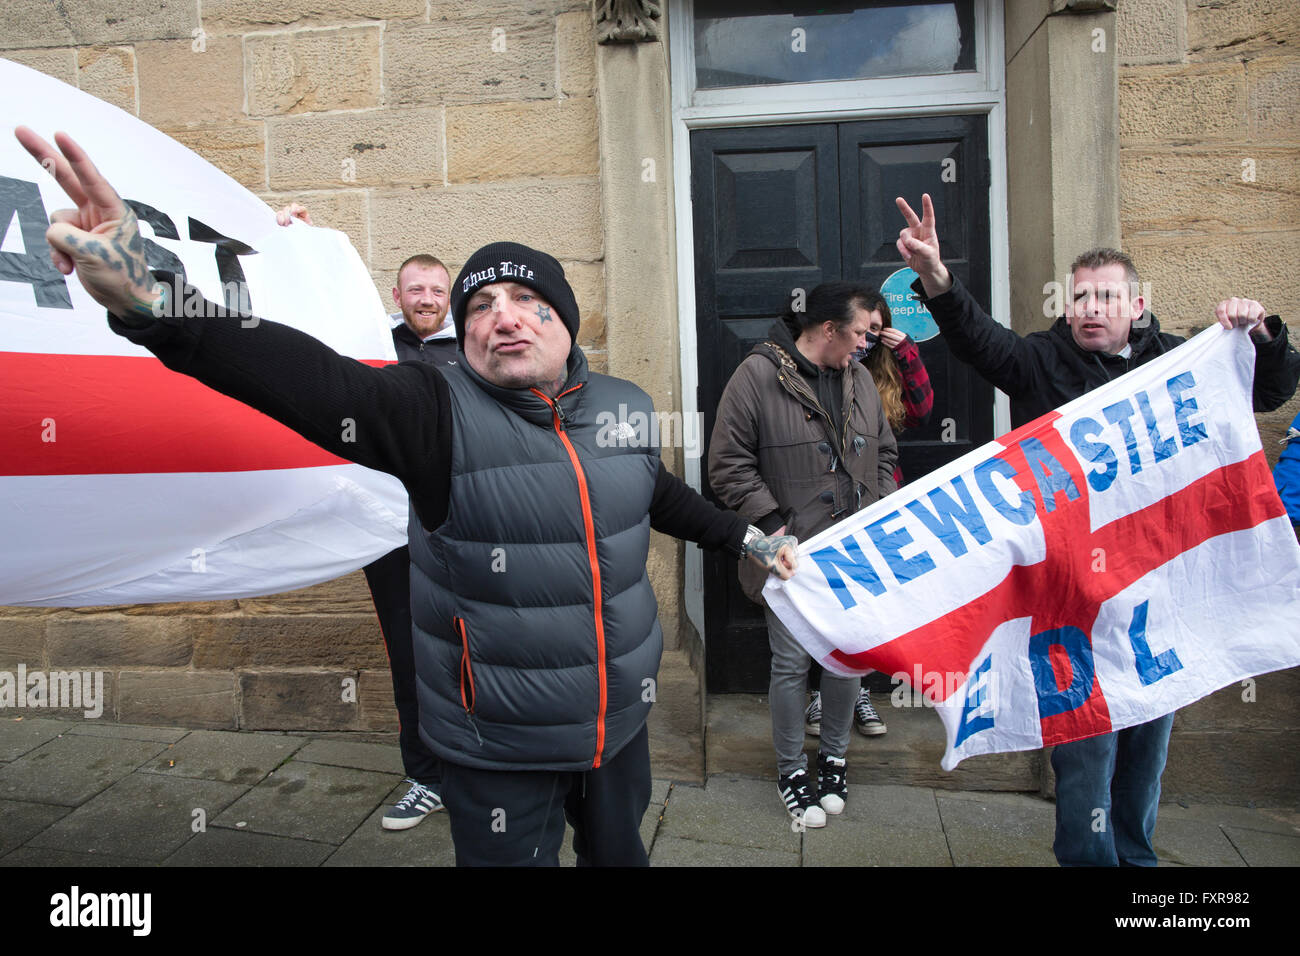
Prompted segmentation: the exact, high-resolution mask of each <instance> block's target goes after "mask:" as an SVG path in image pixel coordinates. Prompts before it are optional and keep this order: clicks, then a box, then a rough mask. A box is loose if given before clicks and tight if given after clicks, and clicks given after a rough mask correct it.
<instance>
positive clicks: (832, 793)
mask: <svg viewBox="0 0 1300 956" xmlns="http://www.w3.org/2000/svg"><path fill="white" fill-rule="evenodd" d="M848 798H849V777H848V773H847V766H846V764H845V761H844V758H843V757H832V756H831V755H830V754H823V753H819V754H818V755H817V802H818V803H820V804H821V806H822V809H823V810H825V811H826V812H827V813H842V812H843V811H844V801H845V800H847V799H848Z"/></svg>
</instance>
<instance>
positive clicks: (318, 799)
mask: <svg viewBox="0 0 1300 956" xmlns="http://www.w3.org/2000/svg"><path fill="white" fill-rule="evenodd" d="M399 782H400V780H399V779H398V778H396V777H394V776H393V775H392V774H381V773H374V772H372V771H369V770H352V769H349V768H347V767H327V766H324V765H322V764H313V763H300V762H298V761H296V760H291V761H289V762H288V763H286V764H284V765H283V766H282V767H280V768H279V769H277V770H275V771H273V772H272V773H271V774H270V775H269V776H268V777H267V778H266V779H265V780H263V781H262V782H261V783H259V784H258V785H257V786H255V787H254V788H253V789H252V790H250V791H249V792H248V793H246V794H245V795H244V796H242V797H240V798H239V799H238V800H237V801H235V803H234V804H233V805H232V806H230V807H229V808H227V809H226V810H225V812H223V813H222V814H221V815H220V816H218V817H217V818H216V820H215V821H214V820H212V819H211V818H209V821H208V825H209V826H212V825H214V824H215V825H216V826H221V827H230V828H233V829H240V830H242V829H247V830H249V831H251V832H254V833H270V834H272V835H274V836H287V837H295V838H298V839H303V840H315V841H317V842H319V843H332V844H334V845H336V846H337V845H339V844H342V843H343V841H344V840H346V839H347V838H348V837H350V836H351V835H352V833H353V831H354V830H356V828H357V827H358V826H360V825H361V824H362V823H363V822H365V820H366V818H367V817H369V816H370V815H371V813H373V812H374V810H375V808H376V807H379V806H380V805H381V804H382V803H383V801H384V798H385V797H386V796H387V795H388V794H389V793H390V792H392V790H393V789H394V788H395V787H396V786H397V784H398V783H399ZM240 824H243V826H240Z"/></svg>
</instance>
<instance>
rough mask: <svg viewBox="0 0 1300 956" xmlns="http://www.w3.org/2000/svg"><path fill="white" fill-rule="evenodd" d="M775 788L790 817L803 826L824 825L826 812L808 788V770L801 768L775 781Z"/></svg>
mask: <svg viewBox="0 0 1300 956" xmlns="http://www.w3.org/2000/svg"><path fill="white" fill-rule="evenodd" d="M776 788H777V790H778V791H779V792H780V794H781V799H782V800H784V801H785V808H786V810H787V811H788V812H789V814H790V816H791V818H792V819H795V820H798V821H800V822H801V824H802V825H803V826H805V827H824V826H826V813H825V811H823V810H822V808H821V807H819V806H818V805H817V799H816V798H815V797H814V796H813V795H812V791H811V790H810V789H809V788H808V771H806V770H803V769H802V768H801V769H799V770H796V771H795V772H794V773H792V774H790V775H789V776H783V777H781V778H780V779H779V780H777V782H776Z"/></svg>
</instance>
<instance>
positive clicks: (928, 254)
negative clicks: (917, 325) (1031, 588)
mask: <svg viewBox="0 0 1300 956" xmlns="http://www.w3.org/2000/svg"><path fill="white" fill-rule="evenodd" d="M897 203H898V208H899V210H900V211H901V212H902V214H903V217H904V219H905V220H906V222H907V226H906V228H904V229H902V230H901V231H900V233H899V238H898V242H897V247H898V251H899V253H900V254H901V255H902V257H903V259H904V260H905V261H906V263H907V265H908V266H909V267H910V268H911V269H913V270H914V271H915V272H916V273H917V275H918V276H919V278H918V279H917V281H916V282H915V283H914V284H913V286H912V288H913V290H914V291H915V292H916V293H917V296H918V298H919V299H920V301H921V302H922V303H924V305H925V306H926V308H928V309H929V310H930V313H931V315H932V316H933V317H934V320H935V322H936V323H937V324H938V326H939V330H940V333H941V334H942V335H943V339H944V342H945V343H946V344H947V345H948V348H949V349H950V350H951V351H952V353H953V355H954V356H955V357H956V358H958V359H959V360H961V361H963V362H965V363H967V364H969V365H970V366H972V367H973V368H974V369H975V370H976V371H977V372H979V373H980V375H982V376H983V377H984V378H985V379H987V380H988V381H989V382H990V383H991V384H992V385H994V386H995V387H996V388H999V389H1001V390H1002V391H1004V392H1006V393H1007V395H1008V396H1010V398H1011V420H1012V425H1013V426H1014V427H1017V428H1018V427H1019V426H1021V425H1024V424H1025V423H1027V422H1030V421H1032V420H1034V419H1035V418H1038V417H1039V416H1040V415H1043V414H1046V413H1047V412H1050V411H1052V410H1053V409H1055V408H1057V407H1058V406H1060V405H1062V404H1064V403H1066V402H1069V401H1071V400H1072V399H1075V398H1078V397H1079V396H1080V395H1083V394H1084V393H1086V392H1089V391H1091V390H1092V389H1094V388H1097V387H1098V386H1100V385H1103V384H1105V383H1107V382H1109V381H1110V380H1111V379H1113V378H1116V377H1118V376H1120V375H1122V374H1124V373H1125V372H1127V371H1129V370H1130V369H1132V368H1136V367H1138V366H1140V365H1143V364H1145V363H1147V362H1149V361H1151V360H1153V359H1155V358H1157V357H1158V356H1160V355H1162V354H1164V353H1165V352H1167V351H1168V350H1170V349H1172V348H1175V347H1177V346H1178V345H1180V344H1181V343H1182V342H1183V339H1182V338H1180V337H1178V336H1175V335H1170V334H1168V333H1163V332H1161V331H1160V326H1159V323H1158V322H1157V321H1156V320H1155V318H1154V316H1152V315H1151V314H1150V313H1149V312H1147V311H1146V308H1145V305H1146V304H1145V302H1144V300H1143V298H1142V296H1141V295H1139V294H1138V288H1139V286H1138V275H1137V270H1136V269H1135V268H1134V266H1133V263H1132V260H1130V259H1129V257H1128V256H1126V255H1124V254H1123V253H1121V252H1117V251H1115V250H1113V249H1095V250H1092V251H1090V252H1086V253H1084V254H1083V255H1081V256H1079V258H1078V259H1076V260H1075V262H1074V264H1073V266H1072V269H1071V279H1072V281H1071V288H1070V290H1069V293H1068V294H1067V296H1066V302H1065V315H1064V316H1062V317H1061V318H1059V319H1058V320H1057V321H1056V323H1055V324H1054V325H1053V326H1052V327H1051V329H1049V330H1047V331H1042V332H1034V333H1031V334H1030V335H1027V336H1024V337H1022V336H1019V335H1017V334H1016V333H1014V332H1012V331H1011V330H1010V329H1007V328H1004V327H1003V326H1001V325H999V324H998V323H996V322H995V321H993V319H992V318H990V317H989V316H988V315H987V314H986V313H985V312H984V310H983V309H981V308H980V306H979V304H978V303H977V302H976V301H975V300H974V298H973V297H972V296H971V295H970V293H969V292H968V291H967V290H966V289H965V287H964V286H962V284H961V282H960V280H958V279H957V278H956V277H955V276H953V275H952V274H951V273H950V272H949V271H948V269H947V268H946V267H945V266H944V264H943V261H942V258H941V256H940V253H939V238H938V234H937V232H936V229H935V216H934V206H933V205H932V203H931V200H930V197H929V195H925V196H923V197H922V214H921V216H920V217H919V218H918V217H917V215H916V213H915V212H914V211H913V210H912V208H911V207H910V206H909V205H908V204H907V202H906V201H905V200H904V199H902V198H901V197H900V198H899V199H898V200H897ZM1215 316H1216V318H1217V320H1218V321H1219V323H1220V324H1221V325H1223V326H1224V327H1225V328H1233V327H1234V326H1246V327H1248V328H1250V330H1251V331H1250V337H1251V340H1252V342H1253V344H1254V346H1255V352H1256V360H1255V378H1254V395H1253V402H1254V408H1255V410H1256V411H1261V412H1263V411H1272V410H1273V409H1275V408H1277V407H1279V406H1280V405H1282V404H1283V403H1284V402H1285V401H1287V400H1288V399H1289V398H1290V397H1291V396H1292V395H1293V394H1294V393H1295V390H1296V384H1297V381H1300V355H1298V354H1297V353H1296V351H1295V350H1294V349H1293V348H1292V347H1291V346H1290V345H1289V344H1288V342H1287V334H1286V328H1285V326H1283V325H1282V323H1281V320H1280V319H1279V318H1278V317H1277V316H1275V315H1271V316H1268V317H1267V318H1265V316H1264V308H1263V306H1262V305H1260V303H1258V302H1256V301H1254V300H1252V299H1239V298H1232V299H1228V300H1225V301H1223V302H1221V303H1219V305H1218V307H1217V308H1216V310H1215ZM1172 726H1173V714H1172V713H1170V714H1166V715H1165V716H1163V717H1160V718H1157V719H1156V720H1152V721H1149V722H1147V723H1143V724H1139V725H1137V726H1132V727H1127V728H1125V729H1122V730H1119V731H1114V732H1111V733H1105V734H1099V735H1097V736H1093V737H1088V738H1086V739H1083V740H1076V741H1073V742H1070V743H1063V744H1058V745H1057V746H1056V748H1055V749H1054V751H1053V753H1052V768H1053V770H1054V772H1055V774H1056V839H1055V843H1054V845H1053V850H1054V852H1055V854H1056V858H1057V861H1058V862H1059V863H1060V864H1061V865H1063V866H1088V865H1093V866H1106V865H1109V866H1115V865H1130V866H1154V865H1155V862H1156V857H1155V851H1154V850H1153V848H1152V844H1151V838H1152V834H1153V833H1154V831H1155V823H1156V811H1157V806H1158V803H1159V799H1160V776H1161V774H1162V773H1163V771H1164V766H1165V758H1166V754H1167V751H1168V746H1169V732H1170V729H1171V728H1172ZM1099 812H1100V816H1099ZM1099 820H1100V821H1101V824H1100V825H1098V821H1099Z"/></svg>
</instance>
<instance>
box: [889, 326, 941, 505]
mask: <svg viewBox="0 0 1300 956" xmlns="http://www.w3.org/2000/svg"><path fill="white" fill-rule="evenodd" d="M894 358H895V359H897V360H898V371H899V373H900V374H901V376H902V379H903V408H904V409H906V411H907V417H906V418H904V419H903V427H902V428H900V429H899V431H900V432H901V431H906V430H907V429H909V428H915V427H916V426H918V425H924V424H925V423H926V422H927V421H929V420H930V410H931V409H932V408H934V389H933V388H931V387H930V373H929V372H927V371H926V370H925V363H924V362H922V361H921V350H920V349H919V348H917V345H916V343H915V342H913V341H912V340H911V339H910V338H904V339H903V341H902V342H900V343H898V348H896V349H894ZM894 483H895V484H897V485H898V486H899V487H900V488H901V487H902V486H903V472H902V470H901V469H899V468H897V467H895V468H894Z"/></svg>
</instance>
